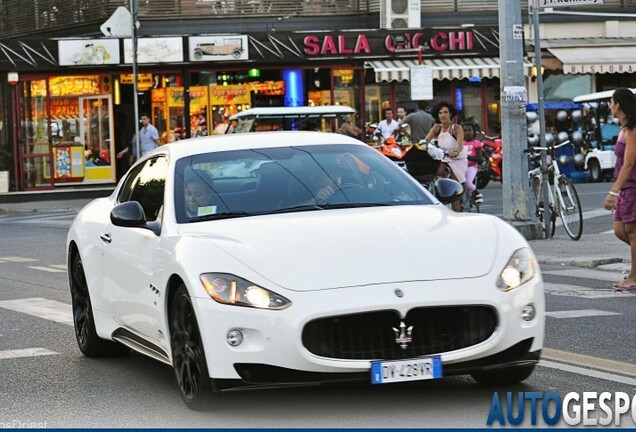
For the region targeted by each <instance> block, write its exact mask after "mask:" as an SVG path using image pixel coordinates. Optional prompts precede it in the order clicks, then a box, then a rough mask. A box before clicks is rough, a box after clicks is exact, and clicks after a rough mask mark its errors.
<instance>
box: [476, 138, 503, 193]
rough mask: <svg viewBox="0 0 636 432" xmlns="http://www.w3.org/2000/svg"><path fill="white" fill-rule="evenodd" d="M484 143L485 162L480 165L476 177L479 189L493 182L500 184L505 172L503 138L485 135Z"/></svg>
mask: <svg viewBox="0 0 636 432" xmlns="http://www.w3.org/2000/svg"><path fill="white" fill-rule="evenodd" d="M482 134H483V132H482ZM482 142H483V143H484V148H483V150H482V151H483V153H484V160H483V162H481V163H480V164H479V170H478V171H477V176H476V177H475V185H476V186H477V189H483V188H485V187H486V186H488V183H489V182H490V181H491V180H493V181H499V182H500V181H501V179H502V172H503V171H502V170H503V145H502V141H501V138H499V137H494V136H488V135H484V139H483V141H482Z"/></svg>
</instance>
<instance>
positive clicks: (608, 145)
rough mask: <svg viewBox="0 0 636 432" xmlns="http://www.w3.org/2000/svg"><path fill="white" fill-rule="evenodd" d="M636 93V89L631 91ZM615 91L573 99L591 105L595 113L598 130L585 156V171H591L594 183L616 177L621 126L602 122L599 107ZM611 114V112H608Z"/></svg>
mask: <svg viewBox="0 0 636 432" xmlns="http://www.w3.org/2000/svg"><path fill="white" fill-rule="evenodd" d="M631 90H632V92H634V93H636V89H631ZM613 94H614V90H608V91H602V92H597V93H590V94H585V95H581V96H577V97H575V98H574V99H572V101H573V102H575V103H586V104H589V105H590V107H591V108H593V109H594V112H595V116H594V117H595V121H596V127H597V130H595V131H594V134H593V135H594V136H593V138H592V139H591V140H590V141H589V142H588V144H590V146H591V148H590V149H589V150H588V151H587V153H586V154H585V166H584V169H585V170H587V171H589V173H590V178H591V180H592V181H594V182H599V181H603V179H604V178H606V177H607V178H610V179H611V178H612V176H613V175H614V165H615V164H616V156H615V155H614V145H615V144H616V138H617V137H618V132H619V130H620V126H619V125H618V124H615V123H608V122H607V121H605V122H601V117H602V116H603V113H601V112H600V111H601V110H600V109H599V107H600V105H601V103H602V102H608V101H609V100H610V99H611V97H612V95H613ZM608 112H609V111H608Z"/></svg>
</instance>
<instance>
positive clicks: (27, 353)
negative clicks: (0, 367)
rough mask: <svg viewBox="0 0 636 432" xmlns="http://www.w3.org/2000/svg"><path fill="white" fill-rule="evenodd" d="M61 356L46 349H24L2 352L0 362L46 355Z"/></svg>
mask: <svg viewBox="0 0 636 432" xmlns="http://www.w3.org/2000/svg"><path fill="white" fill-rule="evenodd" d="M56 354H59V353H58V352H55V351H50V350H47V349H45V348H24V349H15V350H6V351H0V360H5V359H14V358H24V357H38V356H46V355H56Z"/></svg>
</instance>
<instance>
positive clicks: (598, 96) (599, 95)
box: [572, 89, 636, 102]
mask: <svg viewBox="0 0 636 432" xmlns="http://www.w3.org/2000/svg"><path fill="white" fill-rule="evenodd" d="M630 90H631V91H632V93H636V89H630ZM615 91H616V89H614V90H607V91H602V92H596V93H590V94H584V95H581V96H577V97H575V98H574V99H572V101H573V102H594V101H602V100H605V99H609V98H611V97H612V95H613V94H614V92H615Z"/></svg>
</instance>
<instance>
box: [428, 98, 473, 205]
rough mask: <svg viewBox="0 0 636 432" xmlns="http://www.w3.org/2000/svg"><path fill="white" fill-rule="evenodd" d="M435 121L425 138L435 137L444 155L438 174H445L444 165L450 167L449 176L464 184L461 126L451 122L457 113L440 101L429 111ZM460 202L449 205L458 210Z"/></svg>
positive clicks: (464, 159)
mask: <svg viewBox="0 0 636 432" xmlns="http://www.w3.org/2000/svg"><path fill="white" fill-rule="evenodd" d="M431 114H432V115H433V118H435V119H436V121H437V123H436V124H435V125H433V127H432V128H431V130H430V131H429V133H428V135H426V140H427V141H430V140H432V139H437V145H438V146H439V148H441V149H442V150H444V153H446V157H445V158H444V159H442V162H443V164H440V171H438V175H440V176H443V175H445V173H444V170H445V169H446V167H448V168H450V177H451V178H452V179H454V180H457V181H458V182H460V183H462V184H464V183H465V182H466V171H467V170H468V153H467V151H466V149H465V148H464V131H463V130H462V127H461V126H460V125H458V124H456V123H453V118H454V117H455V116H456V115H457V109H456V108H455V106H454V105H453V104H451V103H449V102H440V103H438V104H437V105H435V107H433V111H432V113H431ZM460 207H461V204H460V203H459V202H458V201H456V202H454V203H453V204H452V205H451V208H452V209H453V210H455V211H459V210H460Z"/></svg>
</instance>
